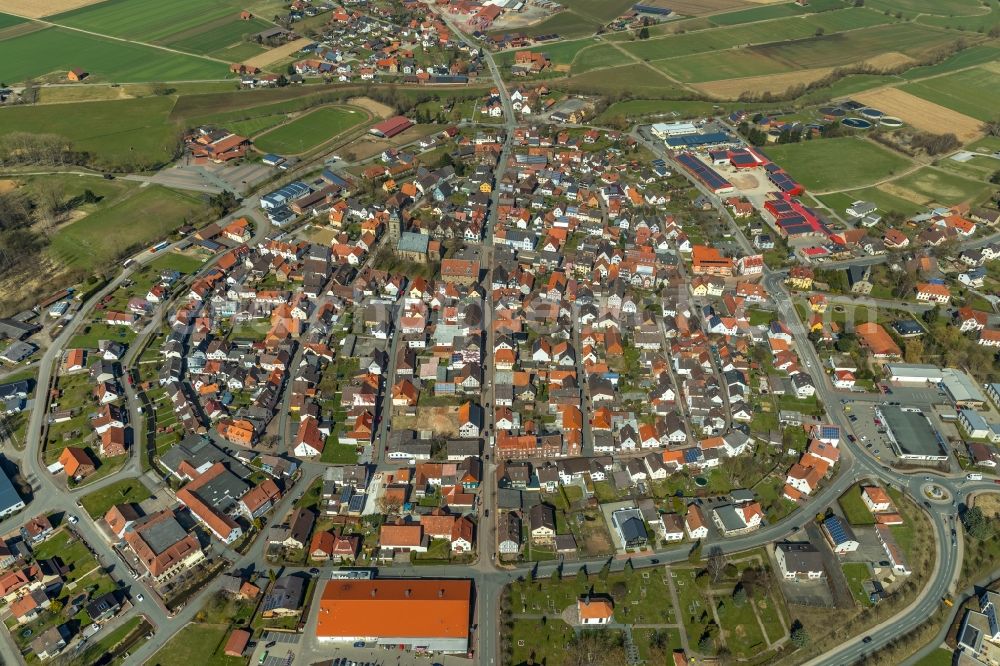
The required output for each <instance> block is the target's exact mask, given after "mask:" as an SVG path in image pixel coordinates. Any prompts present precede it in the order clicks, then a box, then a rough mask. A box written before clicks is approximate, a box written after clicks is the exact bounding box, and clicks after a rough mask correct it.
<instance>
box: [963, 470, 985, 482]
mask: <svg viewBox="0 0 1000 666" xmlns="http://www.w3.org/2000/svg"><path fill="white" fill-rule="evenodd" d="M965 478H967V479H968V480H969V481H982V480H983V475H982V474H980V473H979V472H969V473H968V474H966V475H965Z"/></svg>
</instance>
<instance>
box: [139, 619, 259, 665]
mask: <svg viewBox="0 0 1000 666" xmlns="http://www.w3.org/2000/svg"><path fill="white" fill-rule="evenodd" d="M228 638H229V625H228V624H189V625H187V626H186V627H184V628H183V629H181V630H180V631H179V632H178V633H177V635H176V636H174V637H173V638H171V639H170V641H169V642H168V643H167V644H166V645H164V646H163V647H162V648H160V650H159V651H158V652H157V653H156V654H155V655H153V658H152V659H151V662H152V663H154V664H156V663H159V664H199V665H201V666H246V659H244V658H242V657H227V656H225V655H224V654H223V650H224V649H225V647H226V641H227V640H228Z"/></svg>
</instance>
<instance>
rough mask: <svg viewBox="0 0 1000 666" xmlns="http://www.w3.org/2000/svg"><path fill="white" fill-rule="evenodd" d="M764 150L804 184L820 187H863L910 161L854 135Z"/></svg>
mask: <svg viewBox="0 0 1000 666" xmlns="http://www.w3.org/2000/svg"><path fill="white" fill-rule="evenodd" d="M764 152H766V153H767V155H768V157H770V158H771V159H772V160H774V162H776V163H777V164H778V165H779V166H781V167H783V168H784V169H785V170H786V171H788V173H789V174H790V175H791V176H792V177H793V178H795V179H796V180H798V181H799V182H800V183H802V184H803V185H805V186H806V188H808V189H810V190H819V191H826V190H844V189H850V188H857V187H862V186H864V185H868V184H871V183H874V182H875V181H878V180H882V179H884V178H888V177H890V176H891V175H892V174H894V173H897V172H899V171H902V170H903V169H904V168H905V167H906V166H907V165H908V164H909V162H908V161H907V160H906V159H904V158H902V157H899V156H898V155H896V154H895V153H891V152H889V151H888V150H886V149H885V148H882V147H880V146H878V145H876V144H874V143H872V142H870V141H865V140H864V139H858V138H854V137H841V138H837V139H820V140H814V141H803V142H800V143H789V144H785V145H780V146H768V147H767V148H765V149H764ZM846 165H850V168H845V167H846Z"/></svg>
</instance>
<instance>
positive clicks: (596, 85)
mask: <svg viewBox="0 0 1000 666" xmlns="http://www.w3.org/2000/svg"><path fill="white" fill-rule="evenodd" d="M560 87H565V88H568V89H571V90H578V91H580V92H600V93H614V92H621V93H626V92H627V93H630V94H632V95H635V96H636V97H648V98H650V99H657V98H662V99H671V98H677V97H682V96H685V95H690V94H691V93H690V91H687V90H685V89H684V88H681V87H680V86H678V85H677V84H676V83H674V82H673V81H671V80H669V79H668V78H666V77H665V76H663V75H662V74H660V73H658V72H657V71H656V70H654V69H651V68H650V67H648V66H647V65H646V64H643V63H635V64H633V65H624V66H622V67H610V68H608V69H601V70H594V71H590V72H587V73H585V74H580V75H579V76H573V77H571V78H569V79H567V80H566V81H565V82H564V83H563V82H561V83H560Z"/></svg>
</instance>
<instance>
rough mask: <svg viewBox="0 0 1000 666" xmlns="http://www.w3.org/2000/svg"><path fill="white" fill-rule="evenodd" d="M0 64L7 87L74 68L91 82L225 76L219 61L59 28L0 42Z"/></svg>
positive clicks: (219, 77)
mask: <svg viewBox="0 0 1000 666" xmlns="http://www.w3.org/2000/svg"><path fill="white" fill-rule="evenodd" d="M0 62H2V63H4V74H3V75H4V80H5V81H6V82H7V83H14V82H18V81H26V80H28V79H32V78H38V77H41V76H45V75H48V74H57V75H58V76H59V77H60V78H62V79H63V80H64V79H65V73H66V72H67V71H68V70H70V69H73V68H77V67H79V68H81V69H84V70H86V71H87V72H89V73H90V76H91V78H92V79H94V80H102V81H116V82H131V81H137V82H138V81H192V80H199V79H223V78H226V77H227V76H228V75H229V71H228V68H227V67H226V65H225V64H224V63H221V62H215V61H212V60H205V59H203V58H198V57H195V56H189V55H183V54H180V53H172V52H170V51H164V50H162V49H157V48H153V47H150V46H143V45H141V44H132V43H129V42H122V41H116V40H111V39H105V38H103V37H99V36H96V35H90V34H86V33H83V32H78V31H76V30H66V29H63V28H46V29H45V30H38V31H36V32H31V33H28V34H25V35H21V36H18V37H12V38H10V39H5V40H3V41H0Z"/></svg>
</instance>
